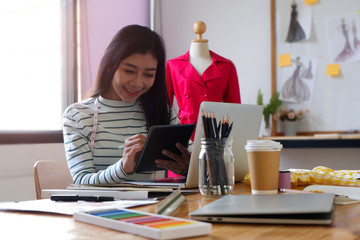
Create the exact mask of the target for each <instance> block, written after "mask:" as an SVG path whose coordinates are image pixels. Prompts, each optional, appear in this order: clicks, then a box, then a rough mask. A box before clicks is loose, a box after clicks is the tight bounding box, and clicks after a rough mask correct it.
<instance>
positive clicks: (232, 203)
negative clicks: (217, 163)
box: [190, 193, 335, 225]
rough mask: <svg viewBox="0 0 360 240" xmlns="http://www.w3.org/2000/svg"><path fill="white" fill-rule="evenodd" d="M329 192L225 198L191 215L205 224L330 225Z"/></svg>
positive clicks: (331, 214) (331, 204)
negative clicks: (205, 222)
mask: <svg viewBox="0 0 360 240" xmlns="http://www.w3.org/2000/svg"><path fill="white" fill-rule="evenodd" d="M334 196H335V195H334V194H332V193H306V194H304V193H302V194H274V195H228V196H225V197H222V198H221V199H219V200H216V201H214V202H212V203H210V204H208V205H205V206H204V207H202V208H199V209H197V210H196V211H194V212H192V213H190V218H192V219H195V220H201V221H208V222H231V223H266V224H315V225H327V224H331V222H332V216H333V206H334Z"/></svg>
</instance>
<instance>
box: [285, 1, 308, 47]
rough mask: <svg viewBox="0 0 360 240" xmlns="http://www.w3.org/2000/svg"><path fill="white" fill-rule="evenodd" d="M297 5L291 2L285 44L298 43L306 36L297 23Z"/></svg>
mask: <svg viewBox="0 0 360 240" xmlns="http://www.w3.org/2000/svg"><path fill="white" fill-rule="evenodd" d="M296 8H297V4H296V3H295V2H293V3H292V4H291V9H292V10H291V17H290V25H289V30H288V34H287V37H286V42H290V43H292V42H299V41H301V40H304V39H305V38H306V34H305V32H304V30H303V28H302V27H301V25H300V23H299V21H298V12H297V10H296Z"/></svg>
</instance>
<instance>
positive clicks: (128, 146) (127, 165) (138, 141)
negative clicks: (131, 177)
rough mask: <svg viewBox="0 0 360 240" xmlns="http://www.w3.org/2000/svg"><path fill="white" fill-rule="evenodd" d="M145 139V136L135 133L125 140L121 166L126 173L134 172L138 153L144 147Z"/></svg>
mask: <svg viewBox="0 0 360 240" xmlns="http://www.w3.org/2000/svg"><path fill="white" fill-rule="evenodd" d="M145 140H146V137H145V136H144V135H141V134H136V135H134V136H132V137H129V138H127V139H126V140H125V144H124V152H123V160H122V168H123V170H124V171H125V173H126V174H131V173H133V172H134V170H135V167H136V164H137V162H138V160H139V157H140V153H141V151H142V149H143V147H144V143H145Z"/></svg>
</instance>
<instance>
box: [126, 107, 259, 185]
mask: <svg viewBox="0 0 360 240" xmlns="http://www.w3.org/2000/svg"><path fill="white" fill-rule="evenodd" d="M201 111H205V112H213V113H215V116H216V118H217V119H218V120H220V119H221V118H222V117H224V116H229V118H230V122H233V128H232V131H231V134H230V137H232V139H233V143H232V152H233V156H234V167H235V181H236V182H239V181H243V179H244V177H245V175H246V174H247V173H248V171H249V167H248V163H247V156H246V151H245V149H244V147H245V145H246V141H247V140H251V139H257V138H258V137H259V130H260V123H261V119H262V112H263V107H262V106H259V105H254V104H237V103H223V102H208V101H205V102H202V103H201V105H200V110H199V115H198V120H197V126H196V129H195V137H194V143H193V149H192V154H191V159H190V164H189V170H188V173H187V176H186V177H174V178H162V179H154V180H146V181H129V182H131V183H133V184H137V185H143V186H155V187H159V186H161V187H173V188H183V189H184V188H196V187H198V175H199V173H198V157H199V153H200V150H201V138H203V125H202V118H201Z"/></svg>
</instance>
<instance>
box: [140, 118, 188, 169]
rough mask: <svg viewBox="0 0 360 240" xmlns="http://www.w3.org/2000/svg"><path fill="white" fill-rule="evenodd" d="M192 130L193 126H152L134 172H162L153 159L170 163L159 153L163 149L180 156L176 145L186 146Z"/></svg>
mask: <svg viewBox="0 0 360 240" xmlns="http://www.w3.org/2000/svg"><path fill="white" fill-rule="evenodd" d="M194 129H195V124H180V125H157V126H152V127H151V128H150V130H149V134H148V137H147V138H146V141H145V144H144V148H143V150H142V152H141V154H140V158H139V161H138V163H137V165H136V168H135V172H146V171H156V170H164V169H163V168H159V167H157V166H156V163H155V159H165V160H169V161H172V160H171V159H170V158H168V157H166V156H164V155H163V154H162V153H161V152H162V150H164V149H167V150H169V151H171V152H173V153H176V154H179V155H180V154H181V152H180V150H179V149H177V147H176V143H177V142H179V143H181V144H182V145H184V146H187V145H188V143H189V140H190V137H191V135H192V133H193V131H194Z"/></svg>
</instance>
